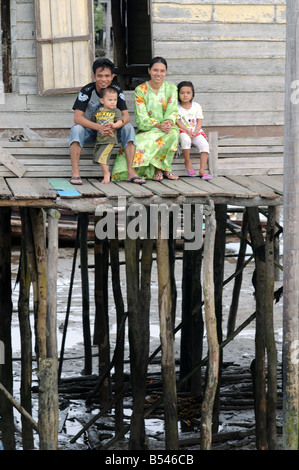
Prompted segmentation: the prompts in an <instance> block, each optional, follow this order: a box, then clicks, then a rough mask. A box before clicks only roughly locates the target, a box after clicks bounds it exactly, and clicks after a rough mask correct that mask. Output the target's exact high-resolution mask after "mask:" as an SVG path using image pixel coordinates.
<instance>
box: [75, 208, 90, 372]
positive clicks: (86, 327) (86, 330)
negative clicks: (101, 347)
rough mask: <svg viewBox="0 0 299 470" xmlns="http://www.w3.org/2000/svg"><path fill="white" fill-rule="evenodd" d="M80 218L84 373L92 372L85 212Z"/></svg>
mask: <svg viewBox="0 0 299 470" xmlns="http://www.w3.org/2000/svg"><path fill="white" fill-rule="evenodd" d="M78 217H79V219H80V263H81V289H82V323H83V338H84V352H85V355H84V358H85V362H84V374H86V375H90V374H91V372H92V355H91V336H90V322H89V306H90V304H89V281H88V248H87V232H88V220H89V215H88V213H86V212H83V213H81V214H79V216H78Z"/></svg>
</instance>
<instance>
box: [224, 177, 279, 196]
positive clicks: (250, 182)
mask: <svg viewBox="0 0 299 470" xmlns="http://www.w3.org/2000/svg"><path fill="white" fill-rule="evenodd" d="M227 179H229V180H231V181H234V182H235V183H237V184H240V185H242V186H245V187H246V188H248V189H250V190H251V191H253V192H256V193H258V194H259V196H260V197H262V198H267V199H276V198H278V197H279V196H278V194H275V193H274V192H273V190H272V189H271V188H269V186H265V185H264V184H262V183H260V182H259V181H257V180H256V179H255V178H254V177H251V176H228V177H227Z"/></svg>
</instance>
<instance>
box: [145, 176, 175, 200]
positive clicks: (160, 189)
mask: <svg viewBox="0 0 299 470" xmlns="http://www.w3.org/2000/svg"><path fill="white" fill-rule="evenodd" d="M144 186H145V187H146V188H148V189H149V190H150V191H151V192H152V193H154V194H157V195H158V196H160V197H177V196H179V195H180V193H179V191H177V190H176V189H173V188H169V187H168V186H166V185H165V184H163V181H162V182H159V181H153V180H147V181H146V184H145V185H144Z"/></svg>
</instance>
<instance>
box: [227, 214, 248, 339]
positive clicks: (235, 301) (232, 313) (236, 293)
mask: <svg viewBox="0 0 299 470" xmlns="http://www.w3.org/2000/svg"><path fill="white" fill-rule="evenodd" d="M247 234H248V215H247V210H246V209H244V212H243V220H242V229H241V234H240V246H239V253H238V259H237V264H236V271H235V272H236V273H237V274H236V277H235V282H234V288H233V293H232V301H231V306H230V310H229V316H228V321H227V335H228V336H229V335H230V334H231V333H232V332H233V331H234V329H235V324H236V317H237V311H238V305H239V297H240V291H241V285H242V279H243V270H241V269H240V268H241V266H242V265H243V263H244V260H245V254H246V248H247V244H248V241H247Z"/></svg>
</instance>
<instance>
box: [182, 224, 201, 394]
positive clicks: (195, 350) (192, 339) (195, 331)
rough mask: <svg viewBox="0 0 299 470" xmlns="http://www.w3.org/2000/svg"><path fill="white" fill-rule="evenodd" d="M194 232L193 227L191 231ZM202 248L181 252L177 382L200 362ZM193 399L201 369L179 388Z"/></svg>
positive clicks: (198, 390) (197, 392)
mask: <svg viewBox="0 0 299 470" xmlns="http://www.w3.org/2000/svg"><path fill="white" fill-rule="evenodd" d="M192 230H194V227H192ZM202 252H203V250H202V248H201V249H200V250H184V251H183V278H182V329H181V350H180V379H183V378H184V377H185V376H186V375H187V374H189V372H190V371H191V370H193V368H194V367H195V365H196V364H198V363H200V361H201V359H202V342H203V331H204V322H203V317H202V286H201V267H202ZM182 389H183V390H184V391H190V392H192V393H193V394H195V395H201V393H202V374H201V369H198V370H197V372H196V373H194V374H192V376H191V378H190V380H188V381H186V382H185V383H184V385H183V388H182Z"/></svg>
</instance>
